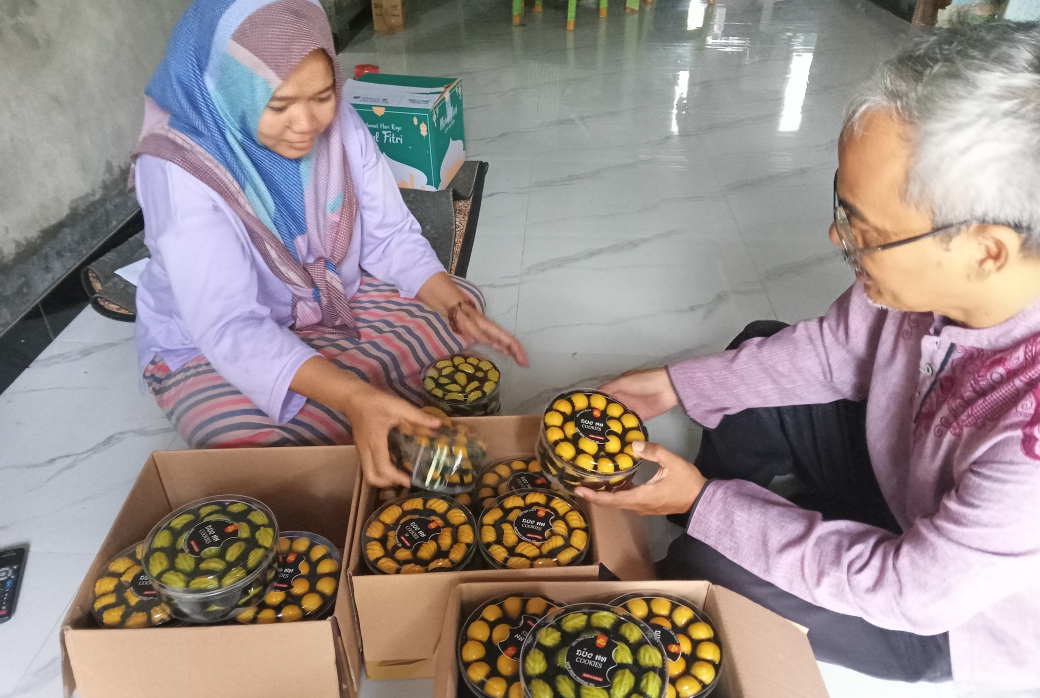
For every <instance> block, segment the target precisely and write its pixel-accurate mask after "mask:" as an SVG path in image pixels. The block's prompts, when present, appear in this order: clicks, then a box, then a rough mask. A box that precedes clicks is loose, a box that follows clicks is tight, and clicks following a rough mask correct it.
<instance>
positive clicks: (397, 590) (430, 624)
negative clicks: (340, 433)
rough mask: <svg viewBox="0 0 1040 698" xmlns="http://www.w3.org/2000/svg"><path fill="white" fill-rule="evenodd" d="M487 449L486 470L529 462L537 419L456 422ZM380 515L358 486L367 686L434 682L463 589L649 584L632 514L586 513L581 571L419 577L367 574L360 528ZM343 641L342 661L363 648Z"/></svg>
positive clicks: (355, 583)
mask: <svg viewBox="0 0 1040 698" xmlns="http://www.w3.org/2000/svg"><path fill="white" fill-rule="evenodd" d="M455 421H456V422H458V423H460V424H465V425H466V426H468V427H469V428H470V429H472V430H473V431H474V432H476V434H477V435H479V436H480V438H481V439H483V440H484V441H485V442H486V443H487V445H488V456H487V458H488V462H493V461H496V460H500V459H502V458H510V457H525V456H526V457H531V456H532V454H533V453H534V448H535V443H536V441H537V438H538V429H539V426H540V424H541V419H540V418H539V417H538V416H536V415H527V416H521V417H477V418H470V419H457V420H455ZM376 508H377V505H376V492H375V491H374V490H373V489H372V488H370V487H368V485H367V484H365V483H362V486H361V492H360V496H359V499H358V506H357V509H356V511H355V519H354V522H353V524H352V526H353V529H354V531H355V536H354V543H353V549H352V550H351V552H350V561H349V562H348V563H347V572H348V577H349V581H350V584H351V588H352V590H353V594H354V602H355V604H356V606H357V614H358V621H359V628H358V634H359V636H360V638H361V644H362V646H363V649H364V661H365V668H366V671H367V672H368V677H369V678H370V679H377V680H378V679H402V678H415V677H422V676H433V675H434V671H435V670H436V661H435V660H436V652H437V643H438V639H439V637H440V632H441V627H442V625H443V623H444V619H445V611H446V609H447V607H448V601H449V598H450V596H451V593H452V591H453V589H454V588H455V587H456V586H457V585H458V584H460V583H463V582H499V583H502V584H506V585H515V584H520V583H523V582H528V581H537V580H571V581H581V582H582V584H583V585H584V584H587V583H588V582H590V581H593V580H596V579H598V578H599V572H600V566H601V565H602V566H603V567H605V568H607V569H609V570H610V572H612V573H614V574H615V575H617V576H618V577H619V578H621V579H625V580H638V579H651V578H653V564H652V563H651V561H650V557H649V551H648V549H647V546H646V539H645V537H644V534H643V524H642V522H641V521H640V519H639V517H638V516H637V515H635V514H633V513H631V512H619V511H616V510H608V509H602V508H599V507H586V508H587V510H588V512H589V518H590V528H591V530H592V541H593V542H592V550H591V551H590V554H589V556H588V557H587V558H586V560H585V563H586V564H583V565H579V566H576V567H570V568H567V567H559V568H544V569H527V570H471V571H461V572H437V573H434V574H419V575H375V574H371V573H370V572H369V570H368V567H367V566H366V565H365V561H364V559H363V558H362V553H361V550H360V547H361V545H360V541H361V536H360V532H361V530H362V527H363V526H364V524H365V523H366V521H367V520H368V517H369V516H371V514H372V512H374V511H375V509H376ZM354 639H355V638H350V637H346V636H344V641H345V643H346V645H347V653H348V654H351V655H352V656H356V655H358V654H359V653H360V650H361V647H357V646H351V644H350V643H351V641H352V640H354Z"/></svg>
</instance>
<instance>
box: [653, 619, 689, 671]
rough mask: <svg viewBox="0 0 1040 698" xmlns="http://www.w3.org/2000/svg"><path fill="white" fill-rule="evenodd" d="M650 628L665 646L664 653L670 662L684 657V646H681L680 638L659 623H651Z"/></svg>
mask: <svg viewBox="0 0 1040 698" xmlns="http://www.w3.org/2000/svg"><path fill="white" fill-rule="evenodd" d="M650 627H651V628H653V630H654V636H655V637H656V638H657V639H658V640H660V641H661V644H662V645H664V653H665V654H666V655H668V659H669V661H672V662H674V661H675V660H676V659H678V658H679V657H681V656H682V645H680V644H679V638H678V637H676V636H675V633H673V632H672V631H671V630H669V629H668V628H665V627H662V626H660V625H658V624H657V623H651V624H650Z"/></svg>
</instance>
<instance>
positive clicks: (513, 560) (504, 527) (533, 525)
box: [480, 490, 591, 569]
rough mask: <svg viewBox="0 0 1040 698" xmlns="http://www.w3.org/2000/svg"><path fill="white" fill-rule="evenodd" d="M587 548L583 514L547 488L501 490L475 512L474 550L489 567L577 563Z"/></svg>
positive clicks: (587, 532)
mask: <svg viewBox="0 0 1040 698" xmlns="http://www.w3.org/2000/svg"><path fill="white" fill-rule="evenodd" d="M590 547H591V541H590V539H589V519H588V517H587V516H586V515H585V513H584V512H583V511H582V510H581V509H580V508H579V507H578V506H577V505H576V504H575V503H574V502H573V501H572V500H570V499H569V498H567V497H564V496H563V495H560V494H557V493H555V492H552V491H551V490H521V491H518V492H507V493H506V494H504V495H501V496H499V497H496V498H495V500H494V501H493V502H492V503H491V505H490V506H489V507H487V508H486V509H484V511H483V513H481V515H480V552H481V555H483V556H484V559H485V560H487V562H488V564H490V565H491V566H492V567H497V568H499V569H527V568H529V567H563V566H573V565H580V564H581V563H582V561H583V560H584V559H585V555H586V554H587V553H588V551H589V548H590Z"/></svg>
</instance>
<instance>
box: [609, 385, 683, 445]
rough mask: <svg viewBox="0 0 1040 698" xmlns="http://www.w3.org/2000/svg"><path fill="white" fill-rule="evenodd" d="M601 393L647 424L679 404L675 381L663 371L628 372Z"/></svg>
mask: <svg viewBox="0 0 1040 698" xmlns="http://www.w3.org/2000/svg"><path fill="white" fill-rule="evenodd" d="M600 390H602V391H603V392H605V393H607V394H608V395H611V396H612V397H615V398H617V399H618V400H620V401H621V402H623V403H624V404H625V405H627V406H628V407H630V408H631V409H632V410H634V411H635V413H636V414H637V415H639V418H640V419H642V420H643V421H644V422H645V421H646V420H648V419H653V418H654V417H657V416H658V415H662V414H664V413H665V412H667V411H668V410H670V409H672V408H673V407H675V406H676V405H678V404H679V396H678V395H676V394H675V388H673V387H672V379H671V378H669V377H668V371H666V370H665V369H664V368H647V369H642V370H639V371H627V372H625V373H623V374H621V377H620V378H616V379H614V380H612V381H610V382H609V383H607V384H606V385H604V386H602V387H601V388H600ZM651 460H652V459H651Z"/></svg>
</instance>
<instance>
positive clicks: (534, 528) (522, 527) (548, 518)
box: [513, 507, 556, 543]
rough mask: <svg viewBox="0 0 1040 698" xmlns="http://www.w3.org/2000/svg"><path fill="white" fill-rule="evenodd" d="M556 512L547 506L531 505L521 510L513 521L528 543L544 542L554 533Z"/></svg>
mask: <svg viewBox="0 0 1040 698" xmlns="http://www.w3.org/2000/svg"><path fill="white" fill-rule="evenodd" d="M555 520H556V512H555V511H553V510H552V509H546V508H545V507H530V508H528V509H524V510H523V511H522V512H520V516H518V517H516V520H515V521H513V528H514V529H515V530H516V535H517V536H519V537H520V539H521V540H525V541H527V542H528V543H544V542H545V541H547V540H549V536H550V534H552V527H553V521H555Z"/></svg>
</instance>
